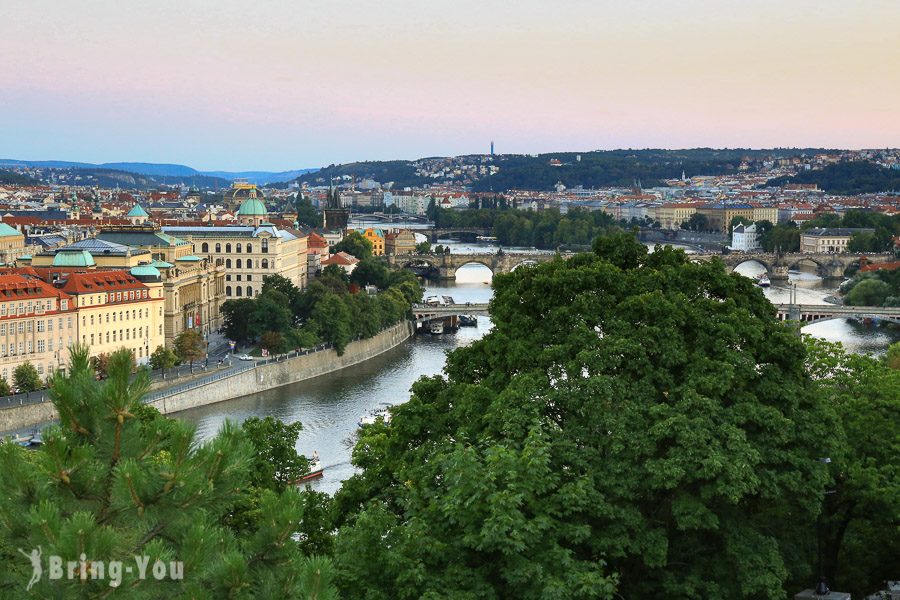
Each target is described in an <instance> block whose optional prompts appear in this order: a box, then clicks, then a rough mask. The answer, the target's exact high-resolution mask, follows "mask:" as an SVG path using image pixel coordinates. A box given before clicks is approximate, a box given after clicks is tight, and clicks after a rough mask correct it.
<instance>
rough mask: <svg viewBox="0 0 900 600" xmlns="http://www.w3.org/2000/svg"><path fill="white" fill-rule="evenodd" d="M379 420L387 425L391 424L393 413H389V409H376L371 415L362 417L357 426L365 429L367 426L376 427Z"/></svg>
mask: <svg viewBox="0 0 900 600" xmlns="http://www.w3.org/2000/svg"><path fill="white" fill-rule="evenodd" d="M378 419H381V420H382V421H384V423H385V425H387V424H388V423H390V422H391V413H389V412H388V409H387V408H376V409H375V410H373V411H372V412H370V413H369V414H367V415H363V416H362V417H360V419H359V422H358V423H357V426H359V427H365V426H366V425H374V424H375V423H377V422H378Z"/></svg>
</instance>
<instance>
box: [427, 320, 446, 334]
mask: <svg viewBox="0 0 900 600" xmlns="http://www.w3.org/2000/svg"><path fill="white" fill-rule="evenodd" d="M428 330H429V331H430V332H431V333H433V334H434V335H440V334H442V333H444V323H443V322H441V321H434V322H433V323H432V324H431V325H430V326H429V327H428Z"/></svg>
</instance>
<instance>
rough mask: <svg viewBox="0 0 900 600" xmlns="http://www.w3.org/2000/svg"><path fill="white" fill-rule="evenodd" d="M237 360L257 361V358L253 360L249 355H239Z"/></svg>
mask: <svg viewBox="0 0 900 600" xmlns="http://www.w3.org/2000/svg"><path fill="white" fill-rule="evenodd" d="M237 359H238V360H256V359H255V358H253V357H252V356H250V355H249V354H240V355H238V357H237Z"/></svg>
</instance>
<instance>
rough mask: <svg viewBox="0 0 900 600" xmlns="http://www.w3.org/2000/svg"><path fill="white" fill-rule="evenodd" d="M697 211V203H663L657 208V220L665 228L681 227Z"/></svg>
mask: <svg viewBox="0 0 900 600" xmlns="http://www.w3.org/2000/svg"><path fill="white" fill-rule="evenodd" d="M695 212H697V205H696V204H691V203H678V204H663V205H662V206H659V207H657V209H656V220H657V221H659V223H660V226H661V227H662V228H663V229H679V228H681V224H682V223H685V222H686V221H689V220H690V218H691V216H693V214H694V213H695Z"/></svg>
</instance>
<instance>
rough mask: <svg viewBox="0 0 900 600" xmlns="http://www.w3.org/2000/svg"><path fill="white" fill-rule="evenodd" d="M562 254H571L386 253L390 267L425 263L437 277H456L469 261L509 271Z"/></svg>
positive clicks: (448, 278)
mask: <svg viewBox="0 0 900 600" xmlns="http://www.w3.org/2000/svg"><path fill="white" fill-rule="evenodd" d="M558 256H562V257H563V258H568V257H569V256H571V254H521V253H510V252H504V253H502V254H500V253H493V254H449V253H446V254H399V255H395V254H391V255H388V257H387V260H388V265H390V266H392V267H401V268H407V267H416V266H421V265H427V267H429V268H430V270H431V271H432V272H436V273H437V276H438V278H439V279H445V280H452V279H456V270H457V269H459V268H460V267H462V266H463V265H467V264H469V263H477V264H479V265H484V266H485V267H487V268H488V269H490V270H491V273H492V274H494V275H496V274H497V273H509V272H510V271H512V270H513V269H515V268H516V267H519V266H521V265H535V264H538V263H544V262H547V261H551V260H553V259H554V258H556V257H558Z"/></svg>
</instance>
